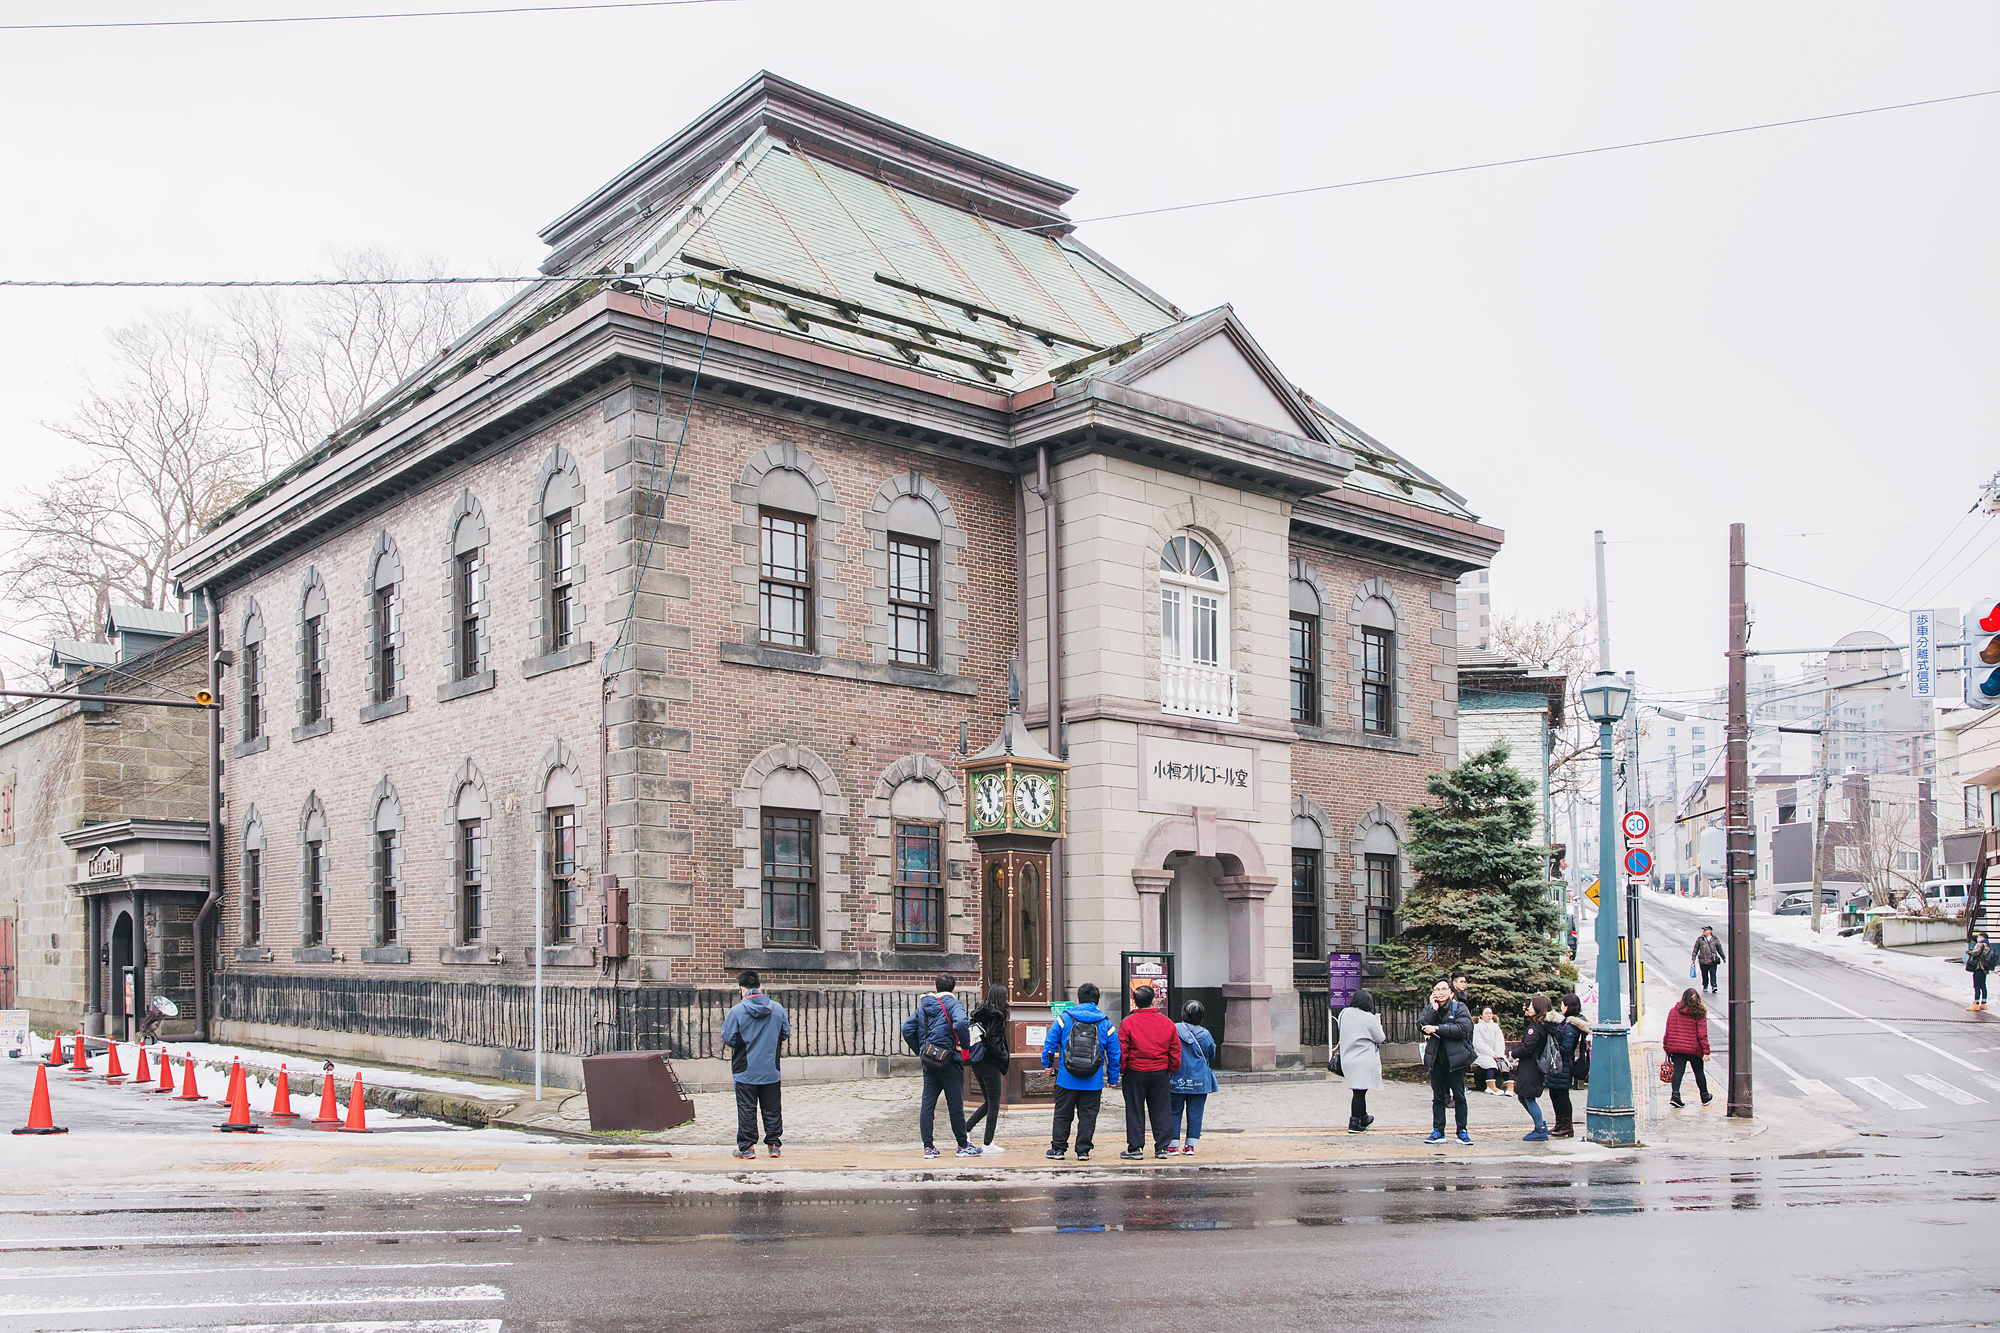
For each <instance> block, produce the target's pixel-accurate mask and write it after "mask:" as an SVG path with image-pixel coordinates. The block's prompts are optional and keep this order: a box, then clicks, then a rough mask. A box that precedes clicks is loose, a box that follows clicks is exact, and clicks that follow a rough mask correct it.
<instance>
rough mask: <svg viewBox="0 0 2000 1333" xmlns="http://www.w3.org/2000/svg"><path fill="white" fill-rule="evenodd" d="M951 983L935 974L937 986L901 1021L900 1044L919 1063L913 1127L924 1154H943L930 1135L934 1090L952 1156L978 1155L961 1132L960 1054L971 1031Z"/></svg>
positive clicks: (962, 1085) (944, 974)
mask: <svg viewBox="0 0 2000 1333" xmlns="http://www.w3.org/2000/svg"><path fill="white" fill-rule="evenodd" d="M957 985H958V980H957V978H955V977H953V976H952V975H951V973H949V972H940V973H938V977H937V990H936V991H935V992H934V993H932V994H930V995H926V996H924V997H923V998H922V999H921V1000H919V1001H917V1011H916V1012H915V1013H913V1014H911V1015H910V1016H909V1017H908V1018H906V1019H904V1020H903V1041H904V1044H906V1045H907V1046H908V1047H909V1048H910V1050H911V1051H913V1052H914V1053H915V1054H916V1056H917V1058H918V1059H920V1060H922V1061H923V1064H924V1102H923V1109H922V1110H920V1111H919V1112H918V1113H917V1128H918V1129H919V1130H921V1131H922V1132H923V1136H924V1156H925V1157H941V1156H943V1154H942V1153H940V1152H939V1151H938V1150H937V1144H936V1143H934V1142H933V1141H932V1137H931V1134H932V1130H933V1128H934V1126H935V1124H936V1121H937V1099H938V1094H939V1093H943V1094H944V1105H945V1110H946V1111H948V1112H949V1113H950V1115H951V1134H952V1137H953V1138H955V1139H957V1140H958V1155H959V1156H960V1157H977V1156H979V1149H978V1148H976V1147H974V1146H973V1143H972V1140H971V1139H970V1138H968V1137H967V1136H966V1133H965V1056H966V1053H967V1052H966V1047H967V1045H968V1044H970V1042H971V1040H972V1033H971V1028H970V1026H969V1025H968V1023H967V1022H966V1018H965V1006H964V1005H962V1004H960V1003H959V1002H958V997H957V996H956V995H953V994H952V991H953V989H954V988H956V987H957Z"/></svg>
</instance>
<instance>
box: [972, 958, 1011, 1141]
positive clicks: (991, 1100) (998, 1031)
mask: <svg viewBox="0 0 2000 1333" xmlns="http://www.w3.org/2000/svg"><path fill="white" fill-rule="evenodd" d="M972 1026H973V1027H974V1028H976V1029H977V1030H978V1035H977V1036H975V1037H974V1038H973V1040H972V1063H971V1069H972V1075H973V1077H974V1078H977V1079H978V1080H979V1094H980V1102H979V1109H978V1110H976V1111H974V1112H973V1113H972V1114H971V1115H969V1116H967V1117H966V1118H965V1133H966V1137H968V1138H970V1137H971V1136H972V1127H973V1126H974V1125H977V1124H978V1123H979V1122H980V1121H981V1120H984V1121H985V1122H986V1142H985V1143H984V1144H983V1145H981V1151H982V1152H1000V1151H1001V1149H999V1148H997V1147H995V1146H994V1145H993V1134H994V1131H996V1130H998V1129H999V1128H1000V1103H1001V1098H1002V1092H1001V1089H1002V1087H1003V1083H1002V1080H1004V1079H1005V1078H1006V1076H1007V1062H1008V1059H1009V1056H1008V1052H1007V988H1006V987H1005V986H988V987H987V988H986V1003H984V1004H982V1005H980V1006H979V1007H978V1008H977V1009H974V1010H973V1011H972Z"/></svg>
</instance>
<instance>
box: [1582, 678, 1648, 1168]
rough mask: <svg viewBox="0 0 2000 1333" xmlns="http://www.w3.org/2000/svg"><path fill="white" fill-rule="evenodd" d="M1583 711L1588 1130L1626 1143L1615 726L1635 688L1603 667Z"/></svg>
mask: <svg viewBox="0 0 2000 1333" xmlns="http://www.w3.org/2000/svg"><path fill="white" fill-rule="evenodd" d="M1581 693H1582V695H1583V711H1584V714H1585V715H1586V716H1587V717H1589V718H1590V720H1591V721H1592V722H1595V723H1596V724H1597V755H1598V797H1597V817H1598V832H1597V900H1598V906H1597V1026H1596V1027H1595V1028H1594V1029H1592V1036H1591V1047H1592V1050H1591V1058H1590V1100H1589V1102H1588V1103H1587V1105H1586V1114H1585V1122H1584V1123H1585V1134H1586V1136H1587V1137H1588V1138H1589V1139H1590V1141H1591V1142H1592V1143H1603V1144H1613V1145H1626V1144H1632V1143H1636V1142H1637V1141H1638V1126H1637V1123H1636V1121H1635V1118H1634V1116H1633V1111H1632V1057H1631V1048H1630V1046H1629V1044H1628V1041H1627V1037H1628V1029H1627V1028H1626V1025H1625V1006H1624V1003H1623V1001H1622V999H1621V997H1620V995H1619V980H1620V978H1619V967H1618V888H1617V886H1618V883H1619V880H1620V878H1621V876H1622V874H1623V871H1624V867H1623V865H1622V858H1620V857H1619V856H1618V845H1619V839H1618V814H1617V794H1616V792H1615V791H1614V790H1613V788H1612V780H1611V746H1612V740H1611V729H1612V728H1613V727H1614V726H1616V725H1617V724H1618V722H1620V721H1621V720H1622V719H1623V718H1624V716H1625V713H1626V711H1627V710H1628V709H1629V708H1630V707H1631V706H1632V688H1631V686H1629V685H1627V684H1626V683H1625V681H1624V679H1623V678H1622V677H1620V676H1618V675H1616V674H1614V673H1613V672H1610V671H1599V672H1598V673H1597V675H1596V676H1595V677H1593V678H1592V680H1591V682H1590V684H1588V685H1586V686H1585V687H1584V688H1583V690H1582V691H1581Z"/></svg>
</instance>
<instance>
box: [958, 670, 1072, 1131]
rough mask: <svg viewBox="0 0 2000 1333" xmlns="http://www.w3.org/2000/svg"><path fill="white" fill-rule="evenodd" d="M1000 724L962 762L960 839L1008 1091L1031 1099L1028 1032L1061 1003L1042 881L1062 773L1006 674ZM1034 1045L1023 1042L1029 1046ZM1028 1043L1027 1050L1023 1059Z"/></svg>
mask: <svg viewBox="0 0 2000 1333" xmlns="http://www.w3.org/2000/svg"><path fill="white" fill-rule="evenodd" d="M1007 686H1008V688H1007V720H1006V721H1005V722H1003V723H1001V725H1000V734H999V735H998V736H997V737H995V738H994V740H993V743H992V744H991V745H988V746H987V747H986V748H985V749H983V750H981V751H980V752H979V753H978V754H975V755H973V756H972V757H971V758H969V759H967V760H966V761H965V789H966V792H967V795H968V801H967V806H966V833H967V834H968V836H970V837H971V839H972V841H973V843H974V845H976V846H977V847H978V848H979V889H980V902H981V909H980V941H981V943H980V974H981V979H982V987H983V986H988V985H999V986H1005V987H1006V988H1007V1000H1008V1004H1009V1005H1010V1006H1011V1010H1012V1018H1013V1021H1012V1022H1011V1023H1010V1024H1009V1026H1010V1028H1011V1029H1012V1031H1011V1032H1010V1034H1009V1036H1010V1038H1011V1040H1010V1042H1009V1045H1010V1047H1011V1049H1012V1050H1013V1051H1014V1054H1015V1055H1016V1056H1017V1057H1022V1056H1025V1057H1026V1058H1025V1059H1022V1058H1017V1059H1016V1060H1015V1061H1014V1062H1013V1065H1012V1068H1011V1070H1010V1074H1009V1082H1010V1083H1012V1082H1014V1081H1015V1080H1016V1079H1022V1080H1024V1082H1025V1086H1022V1085H1021V1084H1016V1088H1015V1091H1016V1092H1017V1095H1018V1094H1019V1093H1023V1092H1024V1093H1025V1094H1026V1095H1029V1096H1033V1095H1035V1094H1037V1093H1038V1092H1041V1091H1042V1089H1041V1088H1039V1087H1038V1086H1037V1085H1038V1083H1041V1082H1046V1081H1048V1075H1047V1072H1046V1071H1044V1070H1042V1069H1041V1068H1040V1063H1041V1062H1040V1059H1039V1054H1040V1040H1039V1034H1038V1033H1032V1032H1030V1031H1029V1030H1030V1029H1037V1028H1040V1027H1041V1025H1042V1024H1046V1023H1048V1022H1049V1021H1051V1018H1052V1014H1051V1012H1050V1010H1049V1008H1048V1005H1049V1003H1050V1002H1051V1001H1055V1000H1060V999H1062V998H1063V997H1062V994H1061V992H1060V985H1059V983H1060V979H1059V978H1058V977H1057V976H1056V975H1055V965H1056V960H1057V959H1058V958H1060V957H1061V956H1062V939H1061V928H1062V926H1061V902H1060V899H1059V898H1058V897H1057V895H1058V894H1059V893H1060V892H1061V886H1060V885H1055V884H1051V883H1050V881H1049V862H1050V859H1051V857H1050V852H1051V850H1052V849H1053V847H1054V846H1055V843H1056V840H1057V839H1058V838H1061V837H1062V836H1063V829H1064V822H1065V816H1066V813H1067V811H1066V805H1067V800H1068V795H1069V792H1068V782H1069V765H1068V764H1066V763H1064V762H1063V761H1062V760H1060V759H1058V758H1057V757H1056V756H1055V755H1053V754H1050V753H1049V752H1048V750H1046V749H1044V748H1043V747H1042V746H1041V745H1040V744H1039V743H1038V742H1036V740H1035V738H1034V737H1033V736H1032V735H1030V734H1029V732H1028V728H1027V726H1026V725H1025V724H1024V723H1023V722H1022V721H1021V694H1020V687H1019V684H1018V683H1017V681H1016V679H1015V677H1014V673H1013V671H1012V670H1011V669H1010V670H1009V671H1008V680H1007ZM1030 1037H1034V1040H1033V1042H1032V1043H1031V1042H1030V1041H1029V1040H1028V1039H1029V1038H1030ZM1030 1044H1032V1045H1033V1046H1034V1048H1035V1049H1033V1050H1029V1049H1027V1048H1028V1046H1029V1045H1030Z"/></svg>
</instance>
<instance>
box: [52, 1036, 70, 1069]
mask: <svg viewBox="0 0 2000 1333" xmlns="http://www.w3.org/2000/svg"><path fill="white" fill-rule="evenodd" d="M49 1040H50V1042H51V1045H50V1046H49V1058H48V1063H49V1064H52V1065H59V1064H62V1063H63V1062H64V1061H65V1060H66V1059H68V1057H67V1056H65V1055H64V1054H63V1053H62V1033H60V1032H58V1033H56V1034H55V1036H53V1037H51V1038H50V1039H49Z"/></svg>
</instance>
